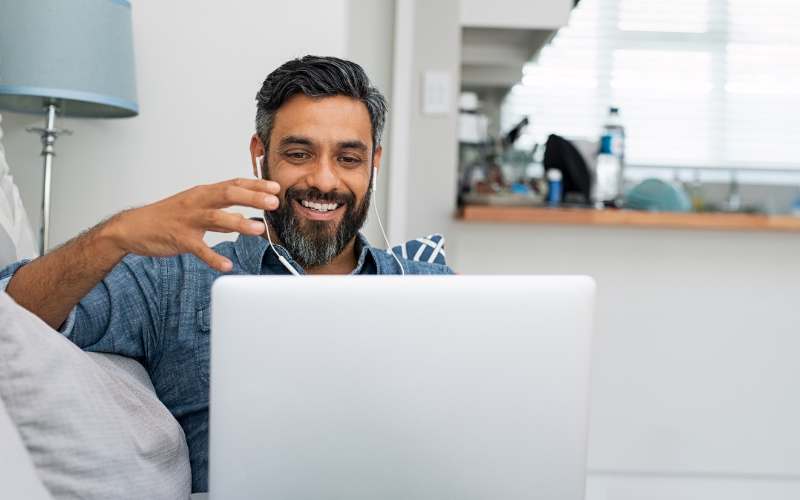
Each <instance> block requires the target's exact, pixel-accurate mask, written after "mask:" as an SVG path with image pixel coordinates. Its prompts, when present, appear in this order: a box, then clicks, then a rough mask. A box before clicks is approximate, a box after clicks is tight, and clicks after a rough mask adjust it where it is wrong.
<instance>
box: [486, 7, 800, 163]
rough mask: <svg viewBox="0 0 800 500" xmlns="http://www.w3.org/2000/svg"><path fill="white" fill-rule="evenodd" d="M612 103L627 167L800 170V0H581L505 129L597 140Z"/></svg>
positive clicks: (532, 66) (510, 101) (510, 102)
mask: <svg viewBox="0 0 800 500" xmlns="http://www.w3.org/2000/svg"><path fill="white" fill-rule="evenodd" d="M611 106H614V107H618V108H620V116H621V118H622V121H623V124H624V125H625V129H626V133H627V140H626V162H627V164H629V165H633V166H645V167H647V166H650V167H652V166H656V167H657V166H663V167H698V168H725V169H735V168H741V169H770V170H800V1H797V0H581V1H580V3H579V4H578V6H577V7H576V8H575V9H574V10H573V12H572V15H571V18H570V21H569V24H568V26H566V27H564V28H562V29H561V30H559V32H558V33H557V34H556V36H555V37H554V38H553V40H552V42H551V43H550V44H549V45H548V46H546V47H544V48H543V49H542V51H541V52H540V54H539V56H538V57H537V58H536V59H535V60H534V61H532V62H530V63H528V64H527V65H526V66H525V67H524V68H523V76H522V79H521V81H520V83H519V84H517V85H515V86H514V87H513V88H512V89H511V92H510V93H509V94H508V96H507V97H506V98H505V100H504V102H503V105H502V114H501V116H502V123H501V126H502V128H503V129H504V130H508V129H510V128H511V127H513V126H514V124H516V123H518V122H519V120H521V119H522V118H523V117H528V118H529V120H530V123H531V125H530V126H529V127H528V132H527V133H526V134H525V135H524V136H523V137H522V138H521V139H520V142H519V143H518V144H519V146H520V147H525V148H528V147H532V146H533V144H534V143H537V142H539V143H541V142H544V141H545V140H546V138H547V135H549V134H550V133H556V134H559V135H563V136H566V137H572V138H588V139H596V138H597V137H598V136H599V134H600V131H601V128H602V125H603V123H604V122H605V120H606V117H607V114H608V108H609V107H611Z"/></svg>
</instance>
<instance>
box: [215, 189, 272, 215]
mask: <svg viewBox="0 0 800 500" xmlns="http://www.w3.org/2000/svg"><path fill="white" fill-rule="evenodd" d="M215 187H216V189H214V190H213V192H212V195H211V198H210V201H211V202H212V204H213V205H214V206H217V207H219V208H223V207H230V206H234V205H239V206H243V207H252V208H257V209H259V210H275V209H276V208H278V204H279V202H278V198H277V196H275V195H273V194H264V192H263V191H253V190H251V189H247V188H243V187H240V186H234V185H232V184H228V185H225V184H223V185H219V184H218V185H216V186H215Z"/></svg>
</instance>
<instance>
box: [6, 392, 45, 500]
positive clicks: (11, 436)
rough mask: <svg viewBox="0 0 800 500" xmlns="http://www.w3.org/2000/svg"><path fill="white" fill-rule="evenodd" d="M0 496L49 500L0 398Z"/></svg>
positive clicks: (29, 499)
mask: <svg viewBox="0 0 800 500" xmlns="http://www.w3.org/2000/svg"><path fill="white" fill-rule="evenodd" d="M0 494H2V496H3V498H25V499H27V500H52V497H51V496H50V494H49V493H47V490H46V489H45V488H44V485H42V481H41V480H40V479H39V476H37V475H36V470H35V469H34V468H33V462H31V457H30V455H28V450H27V449H25V445H24V444H23V443H22V439H21V438H20V437H19V433H18V432H17V428H16V427H15V426H14V424H13V423H12V422H11V418H10V417H9V416H8V413H7V412H6V407H5V405H4V404H3V399H2V398H0Z"/></svg>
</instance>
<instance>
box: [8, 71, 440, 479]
mask: <svg viewBox="0 0 800 500" xmlns="http://www.w3.org/2000/svg"><path fill="white" fill-rule="evenodd" d="M256 100H257V103H258V104H257V113H256V129H257V132H256V134H254V135H253V137H252V139H251V142H250V154H251V157H252V161H253V168H254V172H255V171H256V163H257V162H256V159H257V158H259V157H261V156H263V157H264V160H263V172H262V177H263V178H262V179H253V180H245V179H234V180H231V181H227V182H222V183H219V184H214V185H210V186H198V187H195V188H192V189H190V190H188V191H184V192H182V193H179V194H177V195H175V196H173V197H171V198H167V199H165V200H162V201H159V202H157V203H153V204H152V205H146V206H143V207H140V208H136V209H132V210H127V211H124V212H121V213H119V214H117V215H115V216H113V217H111V218H110V219H108V220H107V221H105V222H103V223H101V224H100V225H98V226H96V227H94V228H92V229H91V230H89V231H87V232H86V233H84V234H82V235H81V236H79V237H77V238H75V239H74V240H72V241H70V242H69V243H67V244H65V245H64V246H62V247H60V248H58V249H57V250H54V251H52V252H51V253H49V254H47V255H45V256H43V257H41V258H39V259H37V260H34V261H30V262H29V261H21V262H19V263H17V264H14V265H12V266H9V267H8V268H6V269H4V270H2V271H0V287H5V288H6V291H7V292H8V294H9V295H10V296H11V297H13V298H14V300H16V301H17V303H19V304H20V305H22V306H23V307H25V308H27V309H28V310H30V311H32V312H33V313H35V314H37V315H38V316H39V317H40V318H42V319H43V320H44V321H45V322H47V323H48V324H49V325H50V326H52V327H53V328H57V329H59V330H60V331H61V332H62V333H63V334H64V335H66V336H67V337H68V338H69V339H70V340H72V341H73V342H75V343H76V344H77V345H78V346H79V347H81V348H83V349H86V350H90V351H100V352H111V353H116V354H121V355H124V356H128V357H131V358H135V359H137V360H139V361H141V363H142V364H143V365H144V366H145V368H146V369H147V371H148V373H149V374H150V377H151V379H152V381H153V384H154V386H155V388H156V391H157V393H158V396H159V398H160V399H161V401H163V402H164V404H165V405H166V406H167V408H169V410H170V411H171V412H172V414H173V415H174V416H175V417H176V418H177V419H178V422H180V424H181V426H182V427H183V430H184V433H185V434H186V439H187V443H188V445H189V453H190V457H191V462H192V483H193V484H192V488H193V490H194V491H195V492H199V491H206V490H207V482H208V471H207V464H208V360H209V306H210V292H211V284H212V283H213V281H214V280H215V279H216V278H217V277H219V276H221V275H223V274H288V273H289V271H288V270H287V269H286V268H285V267H284V266H283V264H282V263H281V262H280V261H279V259H278V257H277V256H276V254H275V253H274V252H273V251H271V250H270V248H269V243H268V242H267V240H266V239H265V236H266V233H265V230H269V234H270V235H271V237H272V239H273V241H274V243H275V244H276V246H275V248H276V251H277V252H278V253H280V254H281V256H283V257H284V258H285V259H286V260H287V261H288V264H289V265H290V266H292V267H293V268H294V269H295V270H296V271H297V273H299V274H348V273H349V274H400V272H401V271H400V267H399V265H398V262H397V261H395V259H394V257H393V256H391V255H390V254H387V253H386V252H385V251H383V250H377V249H374V248H372V247H371V246H370V245H369V243H367V241H366V239H365V238H364V237H363V236H362V235H360V234H359V232H358V231H359V229H360V228H361V227H362V226H363V224H364V222H365V220H366V217H367V209H368V208H369V203H370V196H371V189H370V188H371V183H372V176H373V175H374V173H373V167H374V169H375V171H377V169H378V168H379V167H380V161H381V154H382V148H381V145H380V140H381V133H382V132H383V127H384V123H385V119H386V101H385V100H384V98H383V96H381V94H380V92H378V90H377V89H376V88H374V87H372V86H371V84H370V82H369V80H368V78H367V76H366V74H365V73H364V71H363V69H361V67H360V66H358V65H357V64H355V63H352V62H349V61H344V60H341V59H336V58H332V57H315V56H306V57H304V58H302V59H297V60H293V61H289V62H287V63H285V64H284V65H282V66H281V67H280V68H278V69H277V70H275V71H274V72H273V73H271V74H270V75H269V76H268V77H267V79H266V80H265V81H264V84H263V86H262V87H261V90H260V91H259V93H258V95H257V97H256ZM233 205H241V206H248V207H253V208H257V209H260V210H265V214H266V216H267V220H266V221H265V222H266V224H267V226H266V227H265V225H264V222H262V221H260V220H249V219H246V218H244V217H243V216H241V215H234V214H229V213H227V212H225V211H223V210H222V209H223V208H226V207H229V206H233ZM206 231H219V232H238V233H240V236H239V237H238V238H237V240H236V242H235V243H231V242H226V243H222V244H220V245H217V246H216V247H214V248H213V249H211V248H209V247H208V246H207V245H206V244H205V243H204V242H203V239H202V238H203V235H204V234H205V232H206ZM431 260H433V259H431ZM400 261H401V262H402V265H403V268H404V272H405V273H406V274H452V271H451V270H450V269H449V268H448V267H447V266H445V265H444V264H437V263H427V262H419V261H414V260H408V259H402V258H400ZM310 293H313V292H310ZM320 300H324V298H320ZM309 305H310V307H311V308H313V301H309ZM268 307H269V304H265V310H268ZM279 313H280V311H272V312H271V313H270V314H279ZM265 318H268V316H265ZM267 321H268V320H267ZM354 321H358V318H354Z"/></svg>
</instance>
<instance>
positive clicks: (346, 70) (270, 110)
mask: <svg viewBox="0 0 800 500" xmlns="http://www.w3.org/2000/svg"><path fill="white" fill-rule="evenodd" d="M298 93H302V94H305V95H307V96H308V97H310V98H311V99H322V98H324V97H335V96H345V97H350V98H352V99H357V100H359V101H361V102H363V103H364V105H365V106H366V107H367V111H368V112H369V119H370V122H371V124H372V154H373V155H374V154H375V153H376V152H377V151H378V147H379V146H380V144H381V136H382V135H383V128H384V126H385V125H386V111H387V109H388V105H387V104H386V99H385V98H384V97H383V95H381V93H380V91H379V90H378V89H377V88H376V87H374V86H373V85H372V84H371V83H370V81H369V78H367V74H366V73H365V72H364V69H363V68H362V67H361V66H359V65H358V64H356V63H354V62H352V61H346V60H344V59H339V58H336V57H321V56H305V57H303V58H301V59H293V60H291V61H288V62H286V63H284V64H282V65H281V67H279V68H278V69H276V70H275V71H273V72H272V73H270V74H269V76H267V79H266V80H264V84H263V85H262V86H261V90H259V91H258V94H256V102H257V110H256V133H257V134H258V137H259V138H260V139H261V142H262V143H263V144H264V149H267V150H268V149H269V138H270V135H271V134H272V129H273V128H274V127H275V113H276V112H277V111H278V109H279V108H280V107H281V106H283V103H285V102H286V100H287V99H288V98H289V97H291V96H293V95H294V94H298Z"/></svg>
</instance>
